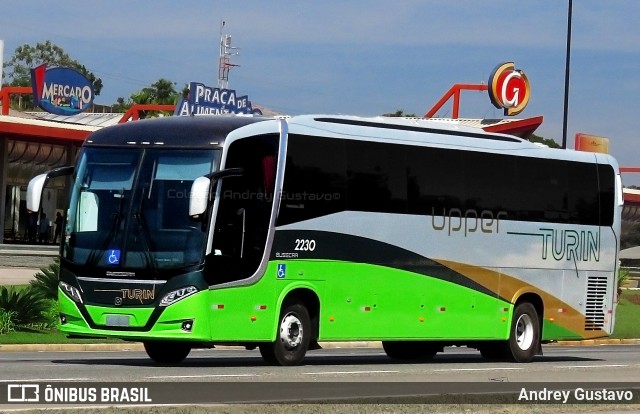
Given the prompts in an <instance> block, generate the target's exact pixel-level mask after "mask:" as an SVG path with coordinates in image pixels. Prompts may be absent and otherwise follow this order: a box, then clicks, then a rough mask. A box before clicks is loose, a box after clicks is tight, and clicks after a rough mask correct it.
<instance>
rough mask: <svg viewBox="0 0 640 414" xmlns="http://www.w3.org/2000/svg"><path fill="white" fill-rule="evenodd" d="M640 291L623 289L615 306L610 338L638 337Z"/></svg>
mask: <svg viewBox="0 0 640 414" xmlns="http://www.w3.org/2000/svg"><path fill="white" fill-rule="evenodd" d="M638 317H640V291H639V290H628V289H627V290H623V291H622V298H621V300H620V302H619V303H618V307H617V308H616V325H615V328H614V330H613V335H611V338H618V339H622V338H640V324H638Z"/></svg>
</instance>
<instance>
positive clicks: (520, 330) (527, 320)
mask: <svg viewBox="0 0 640 414" xmlns="http://www.w3.org/2000/svg"><path fill="white" fill-rule="evenodd" d="M533 332H534V329H533V320H532V319H531V316H529V315H526V314H525V315H520V317H519V318H518V320H517V321H516V327H515V338H516V343H517V344H518V348H520V349H521V350H523V351H526V350H528V349H529V348H531V345H532V344H533V336H534V335H533Z"/></svg>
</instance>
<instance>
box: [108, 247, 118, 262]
mask: <svg viewBox="0 0 640 414" xmlns="http://www.w3.org/2000/svg"><path fill="white" fill-rule="evenodd" d="M107 262H108V263H109V264H110V265H117V264H120V250H109V255H108V256H107Z"/></svg>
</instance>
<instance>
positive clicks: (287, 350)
mask: <svg viewBox="0 0 640 414" xmlns="http://www.w3.org/2000/svg"><path fill="white" fill-rule="evenodd" d="M278 321H279V322H278V332H277V335H276V340H275V342H271V343H267V344H262V345H260V355H262V358H263V359H264V360H265V361H266V362H267V363H269V364H274V365H282V366H292V365H299V364H300V363H301V362H302V360H303V359H304V356H305V355H306V353H307V350H308V349H309V344H310V343H311V335H312V332H311V318H310V317H309V311H308V310H307V308H306V307H305V306H304V305H303V304H301V303H297V302H296V303H292V304H289V305H286V306H284V307H283V308H282V311H281V312H280V318H279V319H278Z"/></svg>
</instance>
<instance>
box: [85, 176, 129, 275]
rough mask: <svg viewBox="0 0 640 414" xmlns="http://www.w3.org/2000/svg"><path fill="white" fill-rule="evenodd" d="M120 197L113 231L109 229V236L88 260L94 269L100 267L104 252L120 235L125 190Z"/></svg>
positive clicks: (92, 252)
mask: <svg viewBox="0 0 640 414" xmlns="http://www.w3.org/2000/svg"><path fill="white" fill-rule="evenodd" d="M118 196H119V198H120V201H119V202H118V211H116V212H115V213H113V214H112V217H113V225H112V226H111V229H109V231H108V232H107V234H106V235H105V236H104V238H103V239H102V241H101V242H100V244H99V245H98V246H99V247H98V248H96V249H92V250H91V253H90V254H89V257H88V258H87V263H88V264H89V266H92V267H93V266H97V265H98V260H100V257H101V256H102V252H104V251H105V250H107V247H109V243H110V242H111V239H113V238H114V237H115V236H116V234H117V233H118V227H120V223H121V221H122V205H123V204H124V188H123V189H122V190H120V193H119V194H118ZM114 197H115V194H114Z"/></svg>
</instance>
